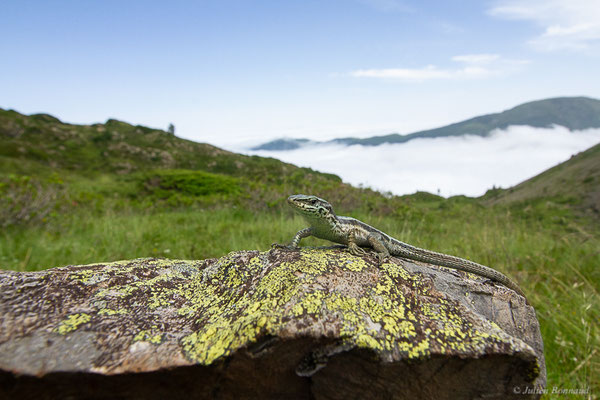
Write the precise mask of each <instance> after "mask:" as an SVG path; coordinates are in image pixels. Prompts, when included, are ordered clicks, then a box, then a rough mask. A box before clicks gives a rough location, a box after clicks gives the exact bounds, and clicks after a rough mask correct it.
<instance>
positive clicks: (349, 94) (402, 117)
mask: <svg viewBox="0 0 600 400" xmlns="http://www.w3.org/2000/svg"><path fill="white" fill-rule="evenodd" d="M0 35H1V37H2V40H1V41H0V54H1V55H2V56H1V57H2V59H1V61H0V107H2V108H5V109H15V110H17V111H20V112H23V113H26V114H30V113H37V112H44V113H49V114H52V115H54V116H56V117H58V118H60V119H61V120H63V121H66V122H71V123H84V124H87V123H96V122H103V121H105V120H106V119H108V118H117V119H120V120H124V121H127V122H130V123H133V124H141V125H146V126H151V127H156V128H162V129H166V128H167V126H168V125H169V123H173V124H174V125H175V128H176V135H177V136H179V137H184V138H188V139H192V140H195V141H200V142H208V143H212V144H215V145H219V146H226V147H227V146H229V147H231V146H239V145H240V143H250V144H256V143H260V142H264V141H267V140H270V139H272V138H277V137H306V138H312V139H330V138H334V137H340V136H357V137H367V136H371V135H376V134H387V133H392V132H397V133H402V134H404V133H410V132H413V131H417V130H421V129H427V128H434V127H438V126H442V125H445V124H448V123H452V122H457V121H460V120H463V119H466V118H470V117H473V116H477V115H481V114H485V113H491V112H500V111H502V110H505V109H508V108H511V107H513V106H516V105H518V104H521V103H523V102H526V101H531V100H537V99H543V98H548V97H557V96H580V95H583V96H589V97H594V98H600V79H598V72H597V71H598V70H599V67H600V1H598V0H489V1H486V0H463V1H459V2H456V1H441V0H423V1H416V0H414V1H413V0H286V1H266V0H264V1H260V0H253V1H250V0H245V1H242V0H214V1H213V0H198V1H182V0H174V1H169V2H165V1H153V0H146V1H137V0H130V1H114V0H102V1H99V0H98V1H96V0H89V1H76V0H71V1H60V0H57V1H52V0H44V1H42V0H36V1H32V0H18V1H16V0H4V1H2V6H1V7H0Z"/></svg>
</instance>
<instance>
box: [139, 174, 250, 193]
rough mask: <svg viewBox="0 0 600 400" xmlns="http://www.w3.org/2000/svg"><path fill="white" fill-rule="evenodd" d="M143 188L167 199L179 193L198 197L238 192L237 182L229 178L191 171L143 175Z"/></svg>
mask: <svg viewBox="0 0 600 400" xmlns="http://www.w3.org/2000/svg"><path fill="white" fill-rule="evenodd" d="M143 184H144V188H145V189H146V190H148V191H149V192H151V193H153V194H155V195H157V196H159V197H162V198H168V197H170V196H171V195H173V194H176V193H180V194H184V195H188V196H193V197H198V196H207V195H211V194H235V193H238V192H239V190H240V187H239V183H238V180H237V179H235V178H232V177H229V176H224V175H218V174H211V173H209V172H203V171H192V170H177V169H173V170H159V171H154V172H151V173H148V174H145V176H144V179H143Z"/></svg>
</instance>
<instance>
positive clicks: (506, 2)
mask: <svg viewBox="0 0 600 400" xmlns="http://www.w3.org/2000/svg"><path fill="white" fill-rule="evenodd" d="M489 13H490V14H491V15H493V16H497V17H503V18H508V19H517V20H528V21H533V22H534V23H536V24H537V25H539V26H540V27H541V28H542V30H543V32H542V33H541V34H540V35H538V36H537V37H535V38H533V39H531V40H530V41H529V44H531V45H532V46H534V47H535V48H537V49H538V50H544V51H554V50H565V49H567V50H585V49H588V48H589V47H590V46H591V45H592V44H593V43H596V42H598V41H600V1H598V0H500V1H498V2H497V3H496V6H495V7H493V8H491V9H490V10H489Z"/></svg>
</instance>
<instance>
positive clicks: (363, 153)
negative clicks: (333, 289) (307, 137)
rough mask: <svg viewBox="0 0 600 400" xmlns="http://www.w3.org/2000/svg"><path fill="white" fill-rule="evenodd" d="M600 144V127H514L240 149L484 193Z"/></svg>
mask: <svg viewBox="0 0 600 400" xmlns="http://www.w3.org/2000/svg"><path fill="white" fill-rule="evenodd" d="M597 143H600V129H587V130H583V131H572V132H571V131H569V130H568V129H566V128H564V127H561V126H555V127H553V128H533V127H530V126H511V127H509V128H507V129H506V130H495V131H493V132H492V133H491V135H490V136H488V137H479V136H461V137H448V138H435V139H415V140H411V141H409V142H407V143H401V144H384V145H381V146H372V147H371V146H359V145H355V146H341V145H315V146H307V147H303V148H300V149H297V150H292V151H248V150H245V151H240V149H232V150H236V151H238V152H243V153H246V154H256V155H260V156H264V157H274V158H278V159H280V160H282V161H285V162H289V163H292V164H295V165H298V166H302V167H310V168H312V169H315V170H317V171H321V172H330V173H334V174H336V175H339V176H340V177H341V178H342V179H343V180H344V182H348V183H350V184H352V185H355V186H359V185H362V186H366V187H371V188H373V189H376V190H379V191H383V192H391V193H394V194H397V195H402V194H409V193H414V192H416V191H427V192H430V193H436V194H440V195H442V196H446V197H448V196H454V195H461V194H462V195H467V196H481V195H483V194H484V193H485V192H486V190H488V189H490V188H492V187H494V186H495V187H503V188H507V187H510V186H513V185H516V184H518V183H520V182H522V181H524V180H526V179H528V178H531V177H533V176H535V175H537V174H539V173H540V172H542V171H544V170H546V169H548V168H550V167H553V166H554V165H556V164H559V163H561V162H563V161H566V160H568V159H569V158H570V157H571V156H572V155H574V154H576V153H578V152H580V151H583V150H586V149H588V148H590V147H592V146H593V145H595V144H597Z"/></svg>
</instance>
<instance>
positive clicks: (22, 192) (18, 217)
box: [0, 174, 63, 228]
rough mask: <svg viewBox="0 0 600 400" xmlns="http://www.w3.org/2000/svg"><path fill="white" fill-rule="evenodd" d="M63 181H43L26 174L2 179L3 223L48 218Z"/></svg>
mask: <svg viewBox="0 0 600 400" xmlns="http://www.w3.org/2000/svg"><path fill="white" fill-rule="evenodd" d="M62 191H63V189H62V182H60V181H58V180H55V181H53V182H46V183H45V184H42V182H40V181H39V180H36V179H33V178H31V177H30V176H26V175H14V174H11V175H9V176H8V177H7V178H2V179H0V226H1V227H3V228H4V227H7V226H10V225H18V224H24V223H39V222H44V221H45V219H46V217H47V216H48V214H50V213H51V212H52V211H53V210H54V209H55V208H56V207H57V206H58V201H57V200H58V199H59V197H60V195H61V193H62Z"/></svg>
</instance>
